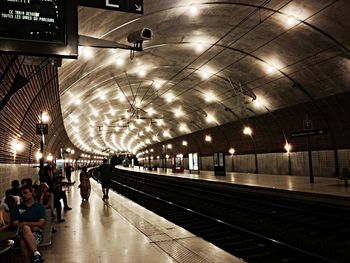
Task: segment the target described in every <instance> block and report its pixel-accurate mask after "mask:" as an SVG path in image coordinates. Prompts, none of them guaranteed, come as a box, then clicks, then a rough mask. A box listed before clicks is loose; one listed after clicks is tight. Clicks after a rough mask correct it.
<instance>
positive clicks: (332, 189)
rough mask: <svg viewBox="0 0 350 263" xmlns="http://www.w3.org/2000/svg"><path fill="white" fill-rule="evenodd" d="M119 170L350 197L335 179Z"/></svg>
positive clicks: (228, 173)
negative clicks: (313, 180) (312, 181)
mask: <svg viewBox="0 0 350 263" xmlns="http://www.w3.org/2000/svg"><path fill="white" fill-rule="evenodd" d="M118 168H119V169H126V170H133V171H137V172H143V173H154V174H163V175H168V176H176V177H184V178H192V179H203V180H209V181H220V182H227V183H232V184H242V185H250V186H256V187H266V188H276V189H284V190H290V191H300V192H308V193H318V194H326V195H334V196H342V197H350V187H346V186H345V184H344V181H342V180H340V179H338V178H335V177H315V183H314V184H311V183H310V180H309V177H308V176H288V175H271V174H255V173H231V172H227V173H226V176H215V175H214V172H213V171H200V174H190V173H188V171H185V172H184V173H173V172H171V170H170V169H167V170H163V169H160V168H158V170H157V171H147V170H144V169H142V168H139V167H137V166H135V167H134V168H125V167H122V166H118Z"/></svg>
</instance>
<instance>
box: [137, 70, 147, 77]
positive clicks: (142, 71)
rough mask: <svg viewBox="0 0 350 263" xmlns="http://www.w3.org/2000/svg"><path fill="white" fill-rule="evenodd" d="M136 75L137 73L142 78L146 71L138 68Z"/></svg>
mask: <svg viewBox="0 0 350 263" xmlns="http://www.w3.org/2000/svg"><path fill="white" fill-rule="evenodd" d="M138 75H139V77H140V78H143V77H145V76H146V71H145V70H144V69H140V70H139V71H138Z"/></svg>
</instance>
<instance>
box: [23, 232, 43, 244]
mask: <svg viewBox="0 0 350 263" xmlns="http://www.w3.org/2000/svg"><path fill="white" fill-rule="evenodd" d="M32 234H33V236H34V239H35V242H36V244H37V245H39V244H40V243H41V242H43V238H44V235H43V231H42V230H37V231H32ZM17 238H18V239H19V240H23V232H22V229H18V231H17Z"/></svg>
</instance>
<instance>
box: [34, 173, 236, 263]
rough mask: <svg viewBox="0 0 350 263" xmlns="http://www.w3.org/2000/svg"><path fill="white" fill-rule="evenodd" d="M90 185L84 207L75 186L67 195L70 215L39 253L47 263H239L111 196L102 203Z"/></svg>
mask: <svg viewBox="0 0 350 263" xmlns="http://www.w3.org/2000/svg"><path fill="white" fill-rule="evenodd" d="M77 175H78V174H74V175H73V176H75V181H76V182H78V176H77ZM91 184H92V191H91V196H90V199H89V201H88V202H82V201H81V198H80V193H79V189H78V188H77V185H78V184H77V183H76V184H75V185H74V186H70V187H68V188H67V189H66V193H67V196H68V202H69V205H70V206H71V207H72V208H73V210H71V211H68V212H65V214H64V218H65V220H66V221H65V222H64V223H61V224H58V225H55V227H56V228H57V233H56V234H53V243H52V245H51V246H49V247H42V248H41V249H40V250H41V252H42V254H43V256H44V259H45V262H55V263H70V262H72V263H73V262H75V263H76V262H91V263H92V262H93V263H98V262H103V263H108V262H111V263H112V262H113V263H114V262H118V263H122V262H128V263H136V262H137V263H139V262H145V263H148V262H149V263H163V262H180V263H187V262H188V263H190V262H191V263H196V262H198V263H199V262H200V263H209V262H210V263H219V262H242V261H241V260H240V259H238V258H236V257H234V256H233V255H230V254H228V253H226V252H225V251H223V250H221V249H220V248H218V247H216V246H214V245H213V244H211V243H208V242H207V241H205V240H203V239H202V238H199V237H196V236H194V235H193V234H192V233H190V232H188V231H186V230H185V229H183V228H181V227H179V226H177V225H175V224H173V223H171V222H169V221H167V220H165V219H164V218H162V217H159V216H157V215H156V214H154V213H153V212H151V211H149V210H147V209H145V208H143V207H141V206H139V205H137V204H135V203H134V202H132V201H130V200H128V199H126V198H124V197H123V196H121V195H118V194H116V193H114V192H112V191H111V192H110V198H109V201H108V202H104V201H102V191H101V187H100V185H99V184H98V183H97V182H95V181H94V180H93V179H91Z"/></svg>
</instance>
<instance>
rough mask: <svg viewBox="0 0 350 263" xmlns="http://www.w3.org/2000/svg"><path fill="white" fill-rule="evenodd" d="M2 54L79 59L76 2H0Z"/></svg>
mask: <svg viewBox="0 0 350 263" xmlns="http://www.w3.org/2000/svg"><path fill="white" fill-rule="evenodd" d="M0 51H1V52H8V53H14V54H23V55H35V56H53V57H68V58H76V57H77V56H78V22H77V1H76V0H69V1H64V0H0Z"/></svg>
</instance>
